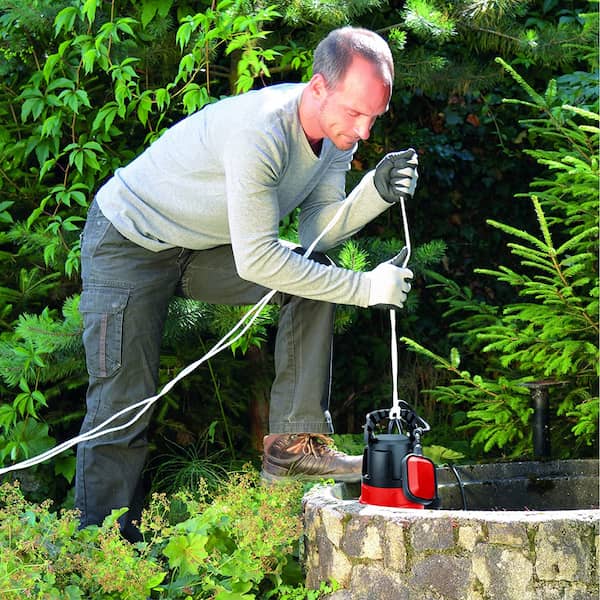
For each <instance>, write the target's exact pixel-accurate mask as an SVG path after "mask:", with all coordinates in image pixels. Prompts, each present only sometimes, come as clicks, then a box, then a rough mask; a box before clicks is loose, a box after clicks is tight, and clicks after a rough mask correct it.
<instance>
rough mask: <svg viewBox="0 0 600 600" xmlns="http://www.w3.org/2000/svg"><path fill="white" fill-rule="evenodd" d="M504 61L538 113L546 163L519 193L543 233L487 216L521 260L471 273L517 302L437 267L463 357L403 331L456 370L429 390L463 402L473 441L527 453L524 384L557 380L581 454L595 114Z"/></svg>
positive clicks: (591, 439)
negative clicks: (477, 289) (457, 280)
mask: <svg viewBox="0 0 600 600" xmlns="http://www.w3.org/2000/svg"><path fill="white" fill-rule="evenodd" d="M504 67H505V68H506V69H507V71H508V72H509V73H510V74H511V75H512V76H513V77H514V78H515V80H516V81H517V82H519V83H520V84H521V86H522V87H523V89H524V90H525V91H526V92H527V93H528V95H529V97H530V101H517V100H515V101H513V102H517V103H519V104H520V105H523V106H525V107H527V108H528V109H531V110H533V111H534V114H535V118H532V119H528V120H526V121H524V124H525V125H526V126H527V128H528V135H529V137H530V139H531V141H532V142H533V143H534V144H535V146H534V148H533V149H531V150H529V151H528V153H529V154H531V156H533V157H534V158H535V159H536V161H537V162H538V163H539V164H540V165H542V166H544V167H545V168H546V169H547V172H546V173H545V174H544V176H543V177H540V178H537V179H535V180H534V181H533V182H532V183H531V188H530V191H529V192H528V193H527V194H521V195H520V196H524V197H527V198H528V199H529V200H530V202H531V205H532V208H533V210H534V212H535V215H536V218H537V222H538V225H539V232H538V233H537V235H536V234H533V233H531V232H528V231H525V230H523V229H520V228H519V227H518V226H512V225H508V224H504V223H500V222H498V221H494V220H488V224H489V225H490V226H491V227H493V228H496V229H498V230H500V231H501V232H503V233H504V234H505V235H508V236H510V237H511V238H512V239H514V240H515V241H511V242H509V243H508V249H509V251H510V252H511V253H512V254H513V255H514V256H515V257H516V258H517V259H518V262H519V265H520V268H519V269H513V268H509V267H506V266H503V265H500V266H498V267H497V268H493V269H477V270H476V272H477V273H481V274H483V275H485V276H489V277H493V278H495V279H496V281H497V282H500V283H501V284H503V285H508V286H510V287H512V288H513V289H514V290H515V291H516V293H517V295H518V301H517V302H513V303H507V304H506V305H504V306H493V305H490V304H489V303H484V302H481V301H478V300H476V298H475V297H474V295H473V293H472V290H471V289H469V288H468V287H465V288H460V287H459V286H457V285H456V284H454V283H453V282H451V281H449V280H448V279H447V278H445V277H441V276H439V275H435V274H430V275H431V276H432V277H433V278H434V279H435V280H436V281H437V282H438V283H437V284H436V285H437V287H439V288H440V289H441V290H443V296H442V299H441V302H443V303H445V304H446V305H447V307H448V308H447V311H446V316H452V317H454V318H455V321H454V323H453V324H452V327H453V337H454V341H455V342H456V341H458V342H460V343H461V344H462V345H463V347H464V350H463V351H462V353H463V354H464V355H465V357H461V351H459V350H458V348H456V347H455V348H454V349H453V350H452V352H451V354H450V357H449V358H448V359H446V358H443V357H441V356H439V355H436V354H435V353H433V352H431V351H429V350H427V349H425V348H424V347H423V346H422V345H421V344H419V343H418V342H416V341H414V340H412V339H409V338H404V341H405V342H406V343H407V344H408V345H409V346H410V347H411V348H412V349H413V350H415V351H417V352H418V353H421V354H424V355H426V356H429V358H431V359H432V360H434V361H435V362H436V363H437V364H438V366H439V367H441V368H443V369H445V370H447V371H448V373H450V375H451V377H452V380H451V382H450V384H449V385H442V386H438V387H437V388H435V389H434V390H433V392H432V393H433V394H434V395H435V397H436V398H437V400H438V401H440V402H443V403H448V404H451V405H456V406H463V405H464V403H466V404H467V410H466V411H465V412H462V413H461V416H462V423H461V425H462V427H460V428H462V429H466V430H468V431H470V432H472V433H473V438H472V442H473V445H474V446H475V447H477V448H481V449H483V451H484V452H488V451H491V450H492V449H494V448H497V449H499V450H500V451H501V452H502V453H505V454H508V455H509V456H521V455H526V454H529V453H531V426H530V415H531V413H532V410H533V409H532V407H531V403H530V398H529V391H528V389H527V387H526V384H527V383H531V382H534V381H545V382H552V383H554V384H556V385H555V386H553V388H552V391H551V409H552V411H553V413H554V414H555V415H556V417H557V418H555V419H554V423H553V427H552V430H553V433H554V440H553V444H554V446H555V448H556V449H557V452H558V453H559V454H561V455H562V456H569V457H575V456H577V454H578V452H585V448H586V447H587V448H593V447H594V446H595V445H596V444H597V432H598V391H597V382H598V375H599V369H600V366H599V365H600V352H599V349H598V344H597V342H598V334H599V331H600V329H599V324H598V309H599V307H598V290H599V279H598V262H597V261H598V209H599V204H598V189H599V170H598V138H599V133H600V129H599V128H598V122H599V119H600V115H598V113H597V112H595V111H594V110H592V109H591V108H590V109H583V108H581V107H574V106H571V105H568V104H565V103H564V100H563V97H564V94H562V95H561V93H559V90H558V89H557V83H556V81H551V82H550V84H549V85H548V88H547V90H546V92H545V94H544V95H543V96H542V95H540V94H538V93H537V92H535V90H533V89H532V88H531V87H530V86H529V85H528V84H527V83H526V82H525V81H524V80H523V79H522V78H521V77H520V76H519V75H518V74H517V73H516V72H515V71H514V70H513V69H512V68H511V67H510V66H508V65H506V64H505V63H504ZM572 79H573V80H575V79H576V78H572ZM596 106H597V96H596ZM464 358H466V362H467V363H470V364H472V365H473V364H474V365H477V366H481V368H482V370H481V372H480V374H474V373H472V372H471V370H472V369H469V368H468V367H465V366H462V365H461V362H462V361H463V359H464Z"/></svg>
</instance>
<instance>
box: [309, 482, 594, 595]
mask: <svg viewBox="0 0 600 600" xmlns="http://www.w3.org/2000/svg"><path fill="white" fill-rule="evenodd" d="M304 519H305V557H304V558H305V567H306V571H307V585H308V586H309V587H311V588H318V587H319V585H320V583H321V581H328V580H330V579H335V580H336V581H337V582H338V584H339V585H340V589H339V590H338V591H336V592H335V593H333V594H331V595H330V597H329V598H330V600H598V598H599V597H600V595H599V582H598V564H599V557H600V537H599V534H600V511H598V510H576V511H529V512H528V511H459V510H410V509H396V508H384V507H377V506H367V505H362V504H360V503H359V502H358V501H356V500H342V499H340V498H338V497H336V495H335V494H334V493H333V491H332V487H325V486H319V487H316V488H313V490H311V491H310V492H309V493H308V494H307V495H306V497H305V499H304Z"/></svg>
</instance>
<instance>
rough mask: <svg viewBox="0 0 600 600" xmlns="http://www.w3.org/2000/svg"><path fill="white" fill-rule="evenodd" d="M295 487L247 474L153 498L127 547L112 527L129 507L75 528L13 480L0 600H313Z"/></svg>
mask: <svg viewBox="0 0 600 600" xmlns="http://www.w3.org/2000/svg"><path fill="white" fill-rule="evenodd" d="M303 491H304V490H303V487H302V485H301V484H300V483H299V482H295V481H288V482H283V483H280V484H279V483H278V484H274V485H272V484H269V485H267V484H264V483H263V482H261V480H260V477H259V475H258V473H257V472H255V471H253V470H251V469H246V470H243V471H242V472H240V473H235V474H232V475H231V476H230V477H229V478H228V479H227V480H225V481H223V484H222V487H221V489H220V490H219V491H218V492H217V493H213V492H209V489H208V487H207V486H206V485H205V484H204V483H203V482H200V485H199V486H198V488H197V489H195V490H192V491H180V492H177V493H175V494H173V495H171V496H169V497H167V496H166V495H165V494H155V495H154V496H153V498H152V501H151V502H150V505H149V507H148V509H147V510H146V511H145V512H144V515H143V518H142V522H141V524H140V529H141V531H142V532H143V534H144V541H143V542H138V543H136V544H130V543H129V542H127V541H125V540H124V539H123V538H122V537H121V535H120V533H119V529H118V525H117V519H118V518H119V516H120V515H121V514H122V513H123V512H124V510H125V509H121V510H115V511H113V513H112V514H111V515H110V516H109V517H108V518H107V519H106V520H105V522H104V523H103V524H102V525H101V526H99V527H97V526H90V527H86V528H84V529H78V518H77V514H76V513H75V512H74V511H63V512H62V513H57V512H52V511H51V510H50V508H51V507H50V502H49V501H46V502H43V503H41V504H33V503H31V502H29V501H27V500H26V499H25V498H24V496H23V493H22V492H21V490H20V488H19V485H18V483H13V484H8V483H7V484H4V485H2V486H1V487H0V597H1V598H3V599H6V600H12V599H15V600H16V599H17V598H21V597H31V598H46V599H49V600H54V599H56V600H59V599H60V600H64V599H65V598H66V599H69V600H83V599H84V598H94V600H109V599H110V600H146V599H147V598H163V599H186V600H193V599H205V598H214V599H215V600H259V599H261V600H267V599H280V600H317V599H318V598H320V597H321V596H322V595H323V594H325V593H329V592H331V591H334V590H335V584H333V583H332V584H327V583H325V582H324V583H323V585H322V586H321V588H320V589H319V590H307V589H306V588H305V587H304V585H303V574H302V570H301V567H300V563H299V559H298V555H299V548H300V537H301V533H302V522H301V497H302V494H303Z"/></svg>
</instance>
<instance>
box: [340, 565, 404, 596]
mask: <svg viewBox="0 0 600 600" xmlns="http://www.w3.org/2000/svg"><path fill="white" fill-rule="evenodd" d="M350 585H351V589H352V600H412V596H411V594H410V593H409V588H408V587H407V586H406V584H405V583H403V582H402V580H401V579H399V578H398V579H397V578H395V577H393V576H391V575H389V574H388V573H386V572H383V571H382V570H381V569H376V568H373V567H371V566H366V565H357V566H355V567H354V569H353V570H352V579H351V581H350Z"/></svg>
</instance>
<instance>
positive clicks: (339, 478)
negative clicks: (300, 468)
mask: <svg viewBox="0 0 600 600" xmlns="http://www.w3.org/2000/svg"><path fill="white" fill-rule="evenodd" d="M260 476H261V478H262V479H264V480H265V481H269V482H272V481H286V480H289V479H293V480H296V481H309V482H312V481H315V482H319V481H323V482H325V481H330V480H332V479H333V481H336V482H339V483H358V482H360V480H361V475H360V474H356V473H344V474H338V475H335V474H331V475H319V474H314V475H309V474H307V473H293V474H291V475H274V474H273V473H269V472H268V471H265V470H264V469H263V470H262V471H261V472H260Z"/></svg>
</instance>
